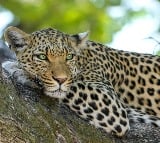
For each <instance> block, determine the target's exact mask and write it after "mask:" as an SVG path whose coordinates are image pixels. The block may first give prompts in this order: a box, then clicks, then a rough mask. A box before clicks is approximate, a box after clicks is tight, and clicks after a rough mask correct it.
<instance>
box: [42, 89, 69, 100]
mask: <svg viewBox="0 0 160 143" xmlns="http://www.w3.org/2000/svg"><path fill="white" fill-rule="evenodd" d="M44 93H45V94H46V95H47V96H49V97H52V98H64V97H65V96H66V92H65V91H62V90H60V89H58V90H55V91H44Z"/></svg>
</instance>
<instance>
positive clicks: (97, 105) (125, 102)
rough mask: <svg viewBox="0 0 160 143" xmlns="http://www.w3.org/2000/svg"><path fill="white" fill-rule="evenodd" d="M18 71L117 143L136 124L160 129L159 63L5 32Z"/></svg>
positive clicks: (81, 43) (54, 33) (83, 42)
mask: <svg viewBox="0 0 160 143" xmlns="http://www.w3.org/2000/svg"><path fill="white" fill-rule="evenodd" d="M4 37H5V40H6V42H7V43H8V45H9V46H10V47H11V49H12V50H13V51H14V52H15V54H16V57H17V61H18V65H19V66H20V67H21V68H22V69H23V71H25V73H27V76H29V77H30V78H32V79H38V81H40V83H41V86H42V89H43V93H44V94H45V95H46V96H49V97H51V98H55V99H58V100H59V101H60V102H61V103H63V104H65V105H66V106H67V107H68V108H70V109H71V110H73V111H74V112H75V114H77V115H78V116H79V117H81V118H82V119H84V120H86V121H88V122H89V123H90V124H92V125H94V126H95V127H96V128H100V129H102V130H104V131H105V132H106V133H108V134H114V135H116V136H118V137H123V136H125V135H126V134H127V133H128V131H129V130H130V124H131V121H140V122H142V123H148V124H151V125H154V126H157V127H160V57H159V56H156V55H152V54H143V53H135V52H128V51H122V50H117V49H114V48H111V47H109V46H107V45H105V44H101V43H98V42H94V41H91V40H89V39H88V32H83V33H78V34H67V33H64V32H61V31H59V30H57V29H53V28H46V29H41V30H38V31H35V32H33V33H31V34H28V33H26V32H24V31H22V30H21V29H19V28H17V27H13V26H10V27H8V28H7V29H6V30H5V32H4Z"/></svg>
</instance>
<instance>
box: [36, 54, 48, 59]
mask: <svg viewBox="0 0 160 143" xmlns="http://www.w3.org/2000/svg"><path fill="white" fill-rule="evenodd" d="M37 58H38V59H40V60H47V56H46V55H44V54H39V55H37Z"/></svg>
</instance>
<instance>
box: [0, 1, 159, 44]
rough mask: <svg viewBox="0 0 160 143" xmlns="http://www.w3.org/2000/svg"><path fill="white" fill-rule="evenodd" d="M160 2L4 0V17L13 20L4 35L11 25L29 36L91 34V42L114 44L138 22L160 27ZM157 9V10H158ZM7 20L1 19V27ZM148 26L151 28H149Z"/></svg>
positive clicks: (0, 5) (1, 4)
mask: <svg viewBox="0 0 160 143" xmlns="http://www.w3.org/2000/svg"><path fill="white" fill-rule="evenodd" d="M131 1H132V3H131ZM151 1H152V2H153V3H154V5H153V7H151V6H150V3H151ZM159 1H160V0H0V15H1V14H4V13H5V12H8V13H9V14H10V17H11V18H10V19H11V20H10V21H9V22H8V23H7V24H5V26H3V27H1V31H0V32H1V33H3V30H4V29H5V28H6V27H7V26H9V25H14V26H17V27H19V28H21V29H23V30H24V31H26V32H28V33H30V32H33V31H36V30H39V29H42V28H46V27H54V28H56V29H59V30H61V31H64V32H66V33H70V34H74V33H78V32H84V31H90V39H92V40H95V41H99V42H103V43H110V42H111V41H112V40H113V37H114V35H115V33H117V32H119V31H121V30H122V29H123V27H124V26H125V25H126V24H127V23H130V22H132V21H134V20H136V19H140V18H144V17H147V16H150V17H151V19H150V20H153V19H156V22H157V23H159V22H160V17H158V15H159V14H158V12H160V11H159V10H158V9H160V2H159ZM147 3H148V7H147ZM155 5H157V6H156V7H154V6H155ZM156 16H157V17H156ZM7 17H8V18H9V16H8V15H6V16H5V18H7ZM5 18H0V24H2V23H3V21H4V19H5ZM144 26H146V27H147V24H146V25H144ZM155 27H156V30H155ZM155 27H154V28H153V29H154V32H156V33H158V34H159V31H160V30H159V29H160V25H159V24H155ZM139 30H141V29H139ZM138 32H139V31H137V35H138V34H139V33H138ZM127 34H129V33H127ZM130 34H131V33H130ZM1 35H2V34H1ZM128 36H129V35H128ZM126 41H127V39H126ZM130 44H131V43H130Z"/></svg>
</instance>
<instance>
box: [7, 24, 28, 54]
mask: <svg viewBox="0 0 160 143" xmlns="http://www.w3.org/2000/svg"><path fill="white" fill-rule="evenodd" d="M4 37H5V40H6V41H7V43H8V44H9V45H10V46H11V49H13V50H14V51H15V52H16V53H17V52H19V51H23V50H24V49H25V48H26V46H27V45H28V44H29V41H30V40H29V38H30V35H29V34H27V33H25V32H23V31H22V30H20V29H18V28H16V27H13V26H11V27H8V28H7V29H6V30H5V33H4Z"/></svg>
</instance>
